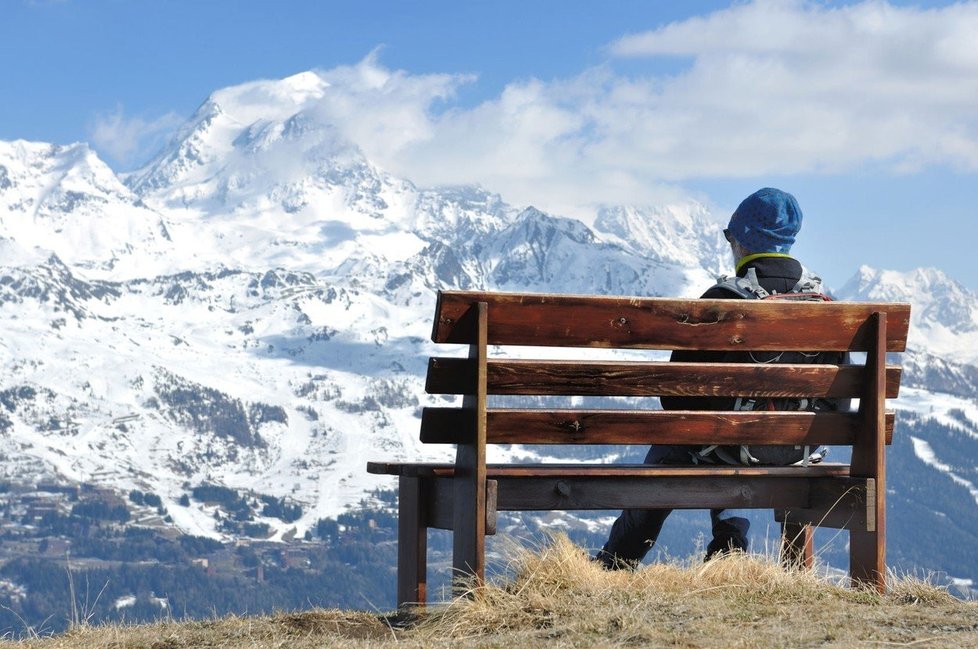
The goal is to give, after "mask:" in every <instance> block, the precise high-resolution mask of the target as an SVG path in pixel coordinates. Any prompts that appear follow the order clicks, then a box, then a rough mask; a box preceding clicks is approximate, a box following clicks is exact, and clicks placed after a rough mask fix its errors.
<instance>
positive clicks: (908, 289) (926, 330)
mask: <svg viewBox="0 0 978 649" xmlns="http://www.w3.org/2000/svg"><path fill="white" fill-rule="evenodd" d="M839 297H840V298H841V299H843V300H854V301H868V302H909V303H910V304H911V305H912V310H911V319H910V337H909V339H908V341H907V345H908V347H909V348H910V349H911V350H912V351H913V352H914V353H916V354H923V355H924V356H927V357H939V358H943V359H944V361H943V362H944V363H955V364H970V365H978V295H975V294H974V293H973V292H971V291H969V290H968V289H966V288H965V287H963V286H962V285H961V284H959V283H958V282H956V281H954V280H953V279H951V278H950V277H948V276H947V275H945V274H944V273H943V272H941V271H939V270H936V269H933V268H918V269H916V270H912V271H909V272H898V271H893V270H876V269H873V268H870V267H868V266H862V267H861V268H860V269H859V271H858V272H857V273H856V274H855V275H854V276H853V277H852V279H850V280H849V281H848V282H846V284H845V286H843V287H842V289H840V291H839Z"/></svg>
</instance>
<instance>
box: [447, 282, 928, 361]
mask: <svg viewBox="0 0 978 649" xmlns="http://www.w3.org/2000/svg"><path fill="white" fill-rule="evenodd" d="M477 302H478V303H485V304H487V306H488V310H489V314H490V315H489V331H488V343H489V344H490V345H533V346H553V345H556V346H560V347H605V348H635V349H669V350H674V349H710V350H806V351H847V350H848V351H868V350H869V349H870V347H871V346H872V345H873V343H874V331H873V327H872V324H871V323H870V322H869V320H870V318H871V317H872V315H873V314H874V313H876V312H879V311H883V312H887V313H889V314H891V316H892V317H891V321H892V322H891V327H890V329H889V333H888V339H887V341H886V342H887V351H893V352H899V351H904V349H905V348H906V338H907V330H908V328H909V324H910V305H909V304H894V303H886V304H883V303H866V302H824V303H814V302H777V303H772V302H764V301H760V300H684V299H666V298H625V297H601V296H580V295H549V294H536V295H534V294H517V293H481V292H466V291H442V292H439V294H438V303H437V306H436V313H435V322H434V328H433V331H432V340H434V341H435V342H438V343H462V344H468V343H471V342H472V327H471V325H470V324H468V322H467V321H466V320H467V318H470V317H471V316H469V315H467V314H468V309H469V307H470V306H471V305H472V304H474V303H477ZM786 324H787V325H788V326H786Z"/></svg>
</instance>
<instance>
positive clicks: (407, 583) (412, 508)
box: [397, 476, 428, 608]
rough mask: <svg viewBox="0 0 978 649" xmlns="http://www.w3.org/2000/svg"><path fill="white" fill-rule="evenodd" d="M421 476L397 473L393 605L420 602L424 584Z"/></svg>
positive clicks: (425, 544)
mask: <svg viewBox="0 0 978 649" xmlns="http://www.w3.org/2000/svg"><path fill="white" fill-rule="evenodd" d="M423 489H424V484H423V479H422V478H417V477H413V476H401V477H400V479H399V481H398V501H397V607H398V608H404V607H405V606H410V605H412V604H419V605H424V603H425V600H426V598H427V584H428V523H427V512H425V510H424V506H425V505H424V504H425V498H424V493H423Z"/></svg>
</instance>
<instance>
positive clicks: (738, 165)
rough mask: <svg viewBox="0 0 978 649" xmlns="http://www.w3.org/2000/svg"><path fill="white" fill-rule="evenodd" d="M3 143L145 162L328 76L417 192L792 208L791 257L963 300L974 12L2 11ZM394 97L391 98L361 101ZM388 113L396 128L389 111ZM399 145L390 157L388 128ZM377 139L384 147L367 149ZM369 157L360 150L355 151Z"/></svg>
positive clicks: (595, 5) (90, 7)
mask: <svg viewBox="0 0 978 649" xmlns="http://www.w3.org/2000/svg"><path fill="white" fill-rule="evenodd" d="M0 8H2V17H3V19H2V20H0V60H2V61H4V65H3V68H2V69H0V97H2V99H3V100H2V101H0V139H5V140H12V139H21V138H22V139H28V140H41V141H50V142H58V143H66V142H73V141H79V140H84V141H88V142H90V143H92V145H93V146H94V147H95V148H96V150H98V151H99V153H100V154H101V155H102V156H103V158H105V159H106V160H107V161H108V162H109V163H110V164H111V165H112V166H113V167H114V168H116V169H117V170H120V171H124V170H126V169H130V168H133V167H136V166H138V165H140V164H142V163H143V162H145V161H146V160H147V159H148V158H149V157H150V156H151V155H152V154H153V153H154V151H155V150H156V149H157V148H158V147H160V146H161V145H162V144H163V143H164V142H165V139H166V137H167V136H168V135H169V134H170V133H172V131H173V129H175V128H176V127H177V126H179V124H180V123H181V122H182V121H183V120H184V119H186V118H187V117H189V116H190V115H191V114H192V112H193V111H194V109H195V108H196V107H197V106H198V105H199V104H200V103H201V102H202V101H203V100H204V99H205V98H206V97H207V96H208V95H209V94H210V93H212V92H213V91H215V90H217V89H219V88H222V87H225V86H229V85H234V84H239V83H243V82H247V81H251V80H255V79H262V78H281V77H286V76H289V75H292V74H295V73H298V72H302V71H305V70H317V71H319V72H321V73H322V74H323V75H324V76H325V77H326V78H328V79H330V80H331V82H333V83H334V84H349V87H350V91H349V95H348V96H349V97H350V98H352V99H353V100H360V101H365V102H366V101H370V102H372V103H370V104H369V105H365V106H364V108H365V109H369V110H366V111H364V112H366V113H367V114H368V115H369V119H370V121H369V123H368V122H366V121H365V119H366V118H364V119H361V120H360V121H357V120H355V119H353V118H350V117H349V116H348V118H347V119H346V121H345V122H344V124H345V127H346V128H348V129H349V130H350V132H351V133H353V134H356V135H357V136H358V137H357V138H356V141H358V143H363V145H364V147H365V149H366V150H367V152H368V154H370V155H371V157H372V158H374V159H376V160H377V161H378V162H379V163H381V164H382V165H384V166H385V167H387V168H389V169H391V170H392V171H394V172H396V173H400V174H402V175H405V176H407V177H409V178H411V179H412V180H415V181H416V182H419V183H420V184H438V183H454V182H479V183H481V184H483V185H484V186H486V187H487V188H489V189H492V190H495V191H499V192H500V193H502V194H503V196H504V198H506V199H508V200H510V201H512V202H515V203H519V204H531V203H532V204H535V205H537V206H538V207H541V208H543V209H548V210H551V211H554V212H557V213H561V214H568V215H574V216H580V217H581V218H584V219H586V218H587V216H586V215H587V211H588V209H590V208H591V207H593V204H594V203H601V202H622V203H629V202H630V203H639V204H661V203H665V202H669V201H673V200H681V199H683V198H687V197H693V198H696V199H699V200H702V201H705V202H707V203H708V204H709V205H711V206H712V207H713V208H714V209H716V210H717V211H718V212H720V213H727V212H729V211H730V210H732V209H733V208H734V207H736V205H737V203H738V202H739V200H740V199H741V198H743V197H744V196H745V195H747V194H748V193H750V192H751V191H753V190H754V189H757V188H758V187H762V186H777V187H781V188H783V189H786V190H788V191H791V192H792V193H794V194H795V195H796V196H797V197H798V199H799V201H800V203H801V205H802V208H803V210H804V212H805V215H806V221H805V226H804V229H803V231H802V235H801V237H800V238H799V243H798V244H797V246H796V248H795V252H796V253H797V255H798V256H799V257H800V258H802V259H803V260H804V261H805V262H806V263H807V264H808V265H810V266H812V267H814V268H815V269H816V270H818V271H819V272H821V273H822V274H823V276H825V277H826V279H827V280H828V282H829V283H830V284H831V285H833V286H839V285H840V284H841V283H842V282H844V281H845V280H846V279H847V278H848V277H849V276H850V275H852V273H853V272H855V270H856V268H857V267H858V266H859V265H860V264H864V263H865V264H869V265H871V266H874V267H879V268H891V269H896V270H909V269H911V268H915V267H918V266H933V267H937V268H940V269H942V270H944V271H946V272H947V273H948V274H950V275H951V276H952V277H954V278H955V279H957V280H958V281H960V282H962V283H963V284H965V285H966V286H968V287H969V288H971V289H972V290H976V289H978V273H976V272H975V268H974V264H973V262H972V255H973V252H972V248H973V247H974V244H973V242H974V241H975V240H976V239H978V218H975V217H976V207H975V206H976V205H978V182H976V181H978V109H976V108H978V3H976V2H965V3H957V4H955V3H949V2H895V1H890V2H883V1H873V2H801V1H790V0H788V1H785V0H758V1H754V2H734V3H730V2H701V1H686V2H672V1H655V0H644V1H637V0H636V1H631V0H626V1H616V2H611V3H600V2H583V1H577V0H562V1H556V0H536V1H534V2H526V1H523V2H513V1H509V0H494V1H491V2H490V1H478V0H477V1H469V2H462V1H461V0H455V1H454V2H442V1H438V2H407V1H400V2H396V1H389V2H371V1H369V0H360V1H359V2H346V1H336V2H314V1H298V0H291V1H289V0H283V1H282V2H275V3H273V2H253V1H237V2H231V1H227V2H215V1H206V0H197V1H175V0H174V1H169V2H148V1H137V0H130V1H126V0H85V1H84V2H83V1H82V0H47V1H45V0H33V1H21V0H0ZM378 75H379V77H381V78H383V79H384V84H385V86H384V97H387V98H391V101H390V103H389V104H388V105H387V106H386V108H385V107H384V106H380V107H379V108H378V106H377V104H376V102H375V101H374V100H375V99H376V97H377V96H378V95H377V94H376V93H375V92H374V91H376V88H373V89H372V92H374V94H371V93H367V92H359V91H357V90H356V89H357V88H360V89H361V90H362V87H363V84H364V83H365V81H364V79H376V78H378ZM385 110H386V112H385ZM386 120H390V124H393V125H395V126H396V127H397V128H403V129H404V130H405V132H406V133H407V135H406V136H405V138H403V139H399V140H398V142H397V143H396V146H395V144H392V143H390V142H389V141H388V140H389V138H382V137H380V136H379V135H378V133H389V132H390V131H389V130H386V131H383V130H380V131H378V127H377V126H376V124H377V123H381V122H385V121H386ZM371 129H373V130H371ZM361 139H362V142H361Z"/></svg>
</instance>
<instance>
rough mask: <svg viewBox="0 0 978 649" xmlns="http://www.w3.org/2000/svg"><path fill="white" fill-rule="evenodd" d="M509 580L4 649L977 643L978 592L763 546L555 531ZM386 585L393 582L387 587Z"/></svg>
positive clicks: (78, 633) (520, 558)
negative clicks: (822, 562) (744, 551)
mask: <svg viewBox="0 0 978 649" xmlns="http://www.w3.org/2000/svg"><path fill="white" fill-rule="evenodd" d="M514 553H515V554H516V555H517V559H516V560H515V562H514V566H513V571H512V574H513V575H514V576H513V577H512V578H511V579H509V580H508V581H506V582H505V583H500V584H495V585H490V586H488V587H485V588H482V589H479V590H478V591H477V592H475V593H474V596H473V597H464V598H460V599H458V600H455V601H453V602H451V603H449V604H446V605H443V606H438V607H431V608H429V609H428V610H426V611H425V612H423V613H419V614H418V615H417V617H416V619H414V620H413V621H412V622H411V623H410V624H404V619H403V618H402V619H397V618H396V617H388V616H384V615H378V614H372V613H365V612H351V611H335V610H333V611H327V610H318V611H305V612H299V613H285V614H279V615H275V616H267V617H231V618H223V619H219V620H211V621H203V622H184V623H176V622H167V623H159V624H152V625H140V626H130V627H119V626H113V627H85V626H78V627H76V628H74V629H72V630H71V631H69V632H68V633H66V634H64V635H60V636H56V637H50V638H32V639H27V640H23V641H20V642H14V641H0V649H7V648H10V647H20V648H26V647H29V648H31V649H35V648H36V649H94V648H96V647H98V648H113V649H135V648H137V647H139V648H142V647H145V648H151V649H183V648H189V647H213V648H228V649H230V648H232V647H234V648H239V647H242V648H255V649H258V648H266V647H268V648H271V647H281V648H285V647H288V648H290V649H292V648H295V649H305V648H312V647H325V646H329V647H337V648H339V649H347V648H351V649H352V648H361V647H371V648H373V647H388V648H390V647H393V646H395V645H397V646H398V647H506V648H507V649H515V648H516V647H526V646H535V645H540V644H546V645H547V646H554V647H639V646H652V647H658V646H663V647H909V646H913V647H976V648H978V602H963V601H960V600H957V599H955V598H953V597H951V596H950V595H948V594H947V593H946V592H944V591H943V590H941V589H938V588H935V587H933V586H930V585H928V584H926V583H923V582H921V581H920V580H916V579H907V578H903V579H898V578H893V579H892V580H891V584H892V586H891V589H890V592H889V593H888V594H887V595H886V596H879V595H876V594H874V593H870V592H865V591H858V590H851V589H848V588H844V587H842V586H839V585H836V584H832V583H827V582H826V581H825V580H824V579H819V578H818V577H816V576H815V575H813V574H808V573H788V572H785V571H783V570H781V568H780V567H779V566H778V565H777V564H776V563H775V562H773V561H771V560H769V559H767V558H764V557H757V556H733V557H728V558H724V559H720V560H717V561H712V562H710V563H706V564H696V563H692V562H690V563H688V564H680V563H672V564H664V565H652V566H648V567H646V568H643V569H642V570H639V571H638V572H635V573H628V572H617V573H611V572H605V571H602V570H601V569H599V568H597V567H596V566H595V565H594V564H592V563H591V562H590V561H589V560H588V559H587V555H586V554H585V553H584V552H583V551H582V550H580V549H579V548H577V547H575V546H574V545H572V544H571V543H569V542H568V541H567V540H566V539H563V538H557V539H555V540H554V542H553V544H552V545H551V546H550V547H548V548H545V549H543V550H542V551H539V552H529V551H523V550H514ZM393 587H394V585H393V584H391V588H393Z"/></svg>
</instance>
